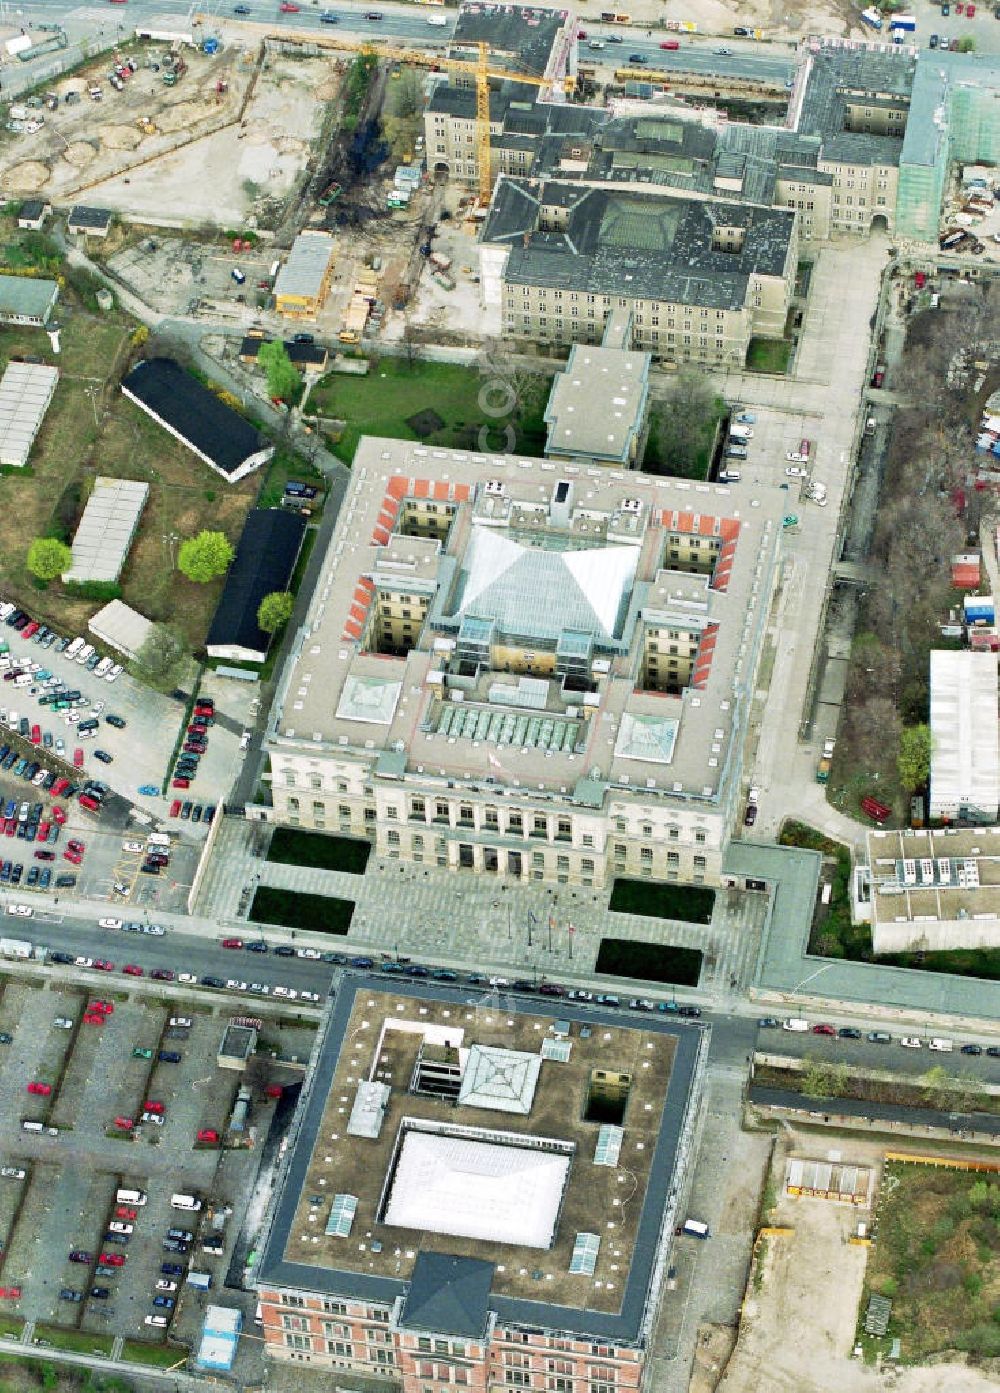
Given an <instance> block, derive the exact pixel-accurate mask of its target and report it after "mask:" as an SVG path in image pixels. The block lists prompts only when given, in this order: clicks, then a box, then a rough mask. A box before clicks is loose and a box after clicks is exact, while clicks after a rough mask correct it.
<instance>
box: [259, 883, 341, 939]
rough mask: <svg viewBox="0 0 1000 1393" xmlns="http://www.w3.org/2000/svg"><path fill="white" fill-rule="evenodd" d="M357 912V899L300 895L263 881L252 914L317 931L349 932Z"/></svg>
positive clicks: (268, 921)
mask: <svg viewBox="0 0 1000 1393" xmlns="http://www.w3.org/2000/svg"><path fill="white" fill-rule="evenodd" d="M353 914H354V901H353V900H338V899H336V898H333V897H327V896H326V895H300V894H297V893H295V892H294V891H292V890H279V889H276V888H275V887H274V886H272V885H259V886H258V887H257V891H256V893H255V895H254V897H253V904H252V905H251V906H250V916H249V917H250V918H251V919H252V920H254V921H255V922H256V923H258V924H282V925H284V927H285V928H286V929H313V930H315V931H316V932H317V933H325V934H346V933H347V931H348V929H350V927H351V918H352V916H353Z"/></svg>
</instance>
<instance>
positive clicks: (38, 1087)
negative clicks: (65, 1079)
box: [28, 1082, 52, 1098]
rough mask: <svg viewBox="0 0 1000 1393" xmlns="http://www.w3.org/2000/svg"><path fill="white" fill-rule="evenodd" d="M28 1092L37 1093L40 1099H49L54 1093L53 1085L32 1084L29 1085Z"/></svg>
mask: <svg viewBox="0 0 1000 1393" xmlns="http://www.w3.org/2000/svg"><path fill="white" fill-rule="evenodd" d="M28 1092H29V1093H37V1094H38V1096H39V1097H40V1098H47V1097H48V1096H49V1094H50V1093H51V1092H52V1085H51V1084H50V1083H34V1082H32V1083H29V1084H28Z"/></svg>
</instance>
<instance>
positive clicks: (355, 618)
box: [344, 576, 375, 642]
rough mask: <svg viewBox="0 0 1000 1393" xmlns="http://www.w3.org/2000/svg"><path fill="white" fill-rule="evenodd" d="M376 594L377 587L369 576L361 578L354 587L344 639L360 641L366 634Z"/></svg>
mask: <svg viewBox="0 0 1000 1393" xmlns="http://www.w3.org/2000/svg"><path fill="white" fill-rule="evenodd" d="M374 594H375V586H374V585H373V584H372V582H371V581H370V580H369V579H368V577H367V576H360V577H359V578H358V583H357V585H356V586H355V587H354V598H353V599H352V600H351V608H350V610H349V611H348V614H347V623H346V624H345V625H344V638H346V639H354V640H355V642H356V641H357V640H358V639H360V637H361V635H362V634H363V633H364V629H365V620H366V619H367V617H368V611H369V609H370V608H371V603H372V596H373V595H374Z"/></svg>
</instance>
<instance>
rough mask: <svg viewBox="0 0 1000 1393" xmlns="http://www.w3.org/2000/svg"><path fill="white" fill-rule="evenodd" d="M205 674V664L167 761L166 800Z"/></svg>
mask: <svg viewBox="0 0 1000 1393" xmlns="http://www.w3.org/2000/svg"><path fill="white" fill-rule="evenodd" d="M204 672H205V665H204V663H202V664H200V665H199V668H198V672H197V674H196V675H195V679H194V681H193V682H192V683H191V695H190V696H189V697H188V699H187V703H186V705H185V707H184V719H183V720H182V721H181V723H180V726H179V727H178V730H177V739H176V740H175V741H174V748H173V749H172V750H171V751H170V758H169V759H168V760H167V769H166V773H165V774H164V775H163V783H162V784H161V786H160V792H161V794H162V795H163V797H164V798H166V796H167V793H168V791H169V789H170V780H171V779H172V778H173V776H174V765H175V764H176V763H177V756H178V755H179V754H180V752H181V746H182V745H183V744H184V741H185V740H186V739H187V728H188V725H189V724H190V722H191V713H192V711H193V710H194V704H195V702H196V701H197V699H198V688H199V687H200V686H201V679H202V676H203V675H204ZM184 791H185V790H184V789H179V790H178V792H180V793H183V792H184Z"/></svg>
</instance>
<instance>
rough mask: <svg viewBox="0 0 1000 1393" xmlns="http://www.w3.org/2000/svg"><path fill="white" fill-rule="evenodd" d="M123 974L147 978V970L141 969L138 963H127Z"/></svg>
mask: <svg viewBox="0 0 1000 1393" xmlns="http://www.w3.org/2000/svg"><path fill="white" fill-rule="evenodd" d="M122 972H124V973H125V974H126V975H127V976H129V977H145V975H146V972H145V969H144V968H141V967H140V966H139V964H138V963H126V964H125V966H124V967H123V968H122Z"/></svg>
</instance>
